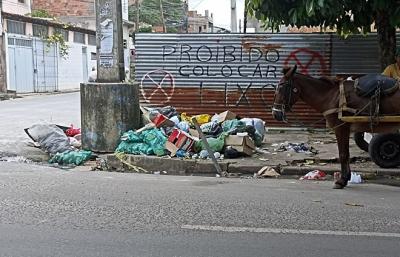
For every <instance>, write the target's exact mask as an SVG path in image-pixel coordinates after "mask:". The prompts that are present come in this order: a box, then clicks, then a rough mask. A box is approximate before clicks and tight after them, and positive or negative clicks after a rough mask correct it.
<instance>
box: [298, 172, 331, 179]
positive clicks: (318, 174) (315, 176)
mask: <svg viewBox="0 0 400 257" xmlns="http://www.w3.org/2000/svg"><path fill="white" fill-rule="evenodd" d="M325 179H326V174H325V172H323V171H320V170H313V171H310V172H308V173H307V174H306V175H305V176H302V177H301V178H300V180H325Z"/></svg>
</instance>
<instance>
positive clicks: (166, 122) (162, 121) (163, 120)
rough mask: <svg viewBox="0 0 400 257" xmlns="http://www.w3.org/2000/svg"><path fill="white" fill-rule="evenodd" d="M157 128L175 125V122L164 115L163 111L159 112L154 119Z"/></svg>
mask: <svg viewBox="0 0 400 257" xmlns="http://www.w3.org/2000/svg"><path fill="white" fill-rule="evenodd" d="M152 122H153V123H154V124H155V125H156V127H157V128H159V127H164V126H165V127H173V126H175V123H174V122H173V121H172V120H170V119H168V118H167V117H166V116H164V115H162V114H161V113H159V114H157V116H156V117H155V118H154V120H153V121H152Z"/></svg>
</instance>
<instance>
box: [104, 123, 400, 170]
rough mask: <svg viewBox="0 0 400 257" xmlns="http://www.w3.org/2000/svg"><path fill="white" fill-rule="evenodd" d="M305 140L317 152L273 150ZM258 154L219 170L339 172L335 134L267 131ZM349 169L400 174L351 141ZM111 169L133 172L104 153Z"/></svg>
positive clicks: (205, 166) (181, 165) (157, 162)
mask: <svg viewBox="0 0 400 257" xmlns="http://www.w3.org/2000/svg"><path fill="white" fill-rule="evenodd" d="M285 141H288V142H291V143H307V144H309V145H310V146H312V147H314V148H315V149H316V150H318V154H316V155H308V154H304V153H296V152H293V151H285V152H276V151H275V150H276V148H277V146H273V145H274V144H279V143H283V142H285ZM260 149H261V151H260V153H255V154H254V155H253V156H251V157H246V158H238V159H224V160H219V164H220V167H221V169H222V171H224V172H227V173H232V174H231V175H233V176H234V175H236V176H240V175H253V174H254V173H257V172H258V171H259V170H260V169H261V168H262V167H265V166H269V167H273V168H275V169H276V170H278V171H280V173H281V174H282V175H297V176H301V175H304V174H306V173H308V172H309V171H312V170H316V169H318V170H321V171H324V172H325V173H327V174H330V175H332V174H333V173H334V172H336V171H340V164H339V161H338V156H339V154H338V150H337V145H336V139H335V136H334V134H332V133H328V132H321V131H319V132H314V133H310V132H307V131H296V130H285V131H283V130H282V131H279V130H275V129H274V130H269V131H268V132H267V133H266V136H265V139H264V144H263V146H262V147H261V148H260ZM350 155H351V169H352V171H355V172H359V173H362V174H364V175H365V176H369V177H371V178H372V177H376V176H381V175H382V176H400V168H397V169H382V168H380V167H379V166H377V165H376V164H375V163H373V162H372V161H371V160H370V158H369V155H368V153H366V152H364V151H362V150H361V149H359V148H358V147H357V146H356V145H355V143H354V141H353V140H350ZM107 161H108V165H109V168H110V170H112V171H119V172H132V169H130V168H129V165H126V164H124V163H122V162H121V161H120V160H118V159H117V158H116V156H115V155H112V154H111V155H107ZM126 163H128V164H131V165H134V166H137V167H141V168H143V169H145V170H147V171H148V172H149V173H154V172H156V173H158V172H160V173H161V174H163V173H164V174H170V175H208V176H215V174H216V171H215V168H214V166H213V164H212V162H211V161H210V160H199V159H196V160H192V159H179V158H170V157H154V156H137V155H127V160H126Z"/></svg>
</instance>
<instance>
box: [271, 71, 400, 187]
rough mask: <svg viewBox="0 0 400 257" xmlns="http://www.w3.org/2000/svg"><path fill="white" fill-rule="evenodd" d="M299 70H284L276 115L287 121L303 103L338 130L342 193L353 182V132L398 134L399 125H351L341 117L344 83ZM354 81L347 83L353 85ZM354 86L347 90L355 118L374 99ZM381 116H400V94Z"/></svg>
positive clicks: (388, 98) (387, 103)
mask: <svg viewBox="0 0 400 257" xmlns="http://www.w3.org/2000/svg"><path fill="white" fill-rule="evenodd" d="M296 68H297V67H296V66H294V67H293V68H287V69H284V71H283V73H284V76H283V77H282V79H281V81H280V82H279V84H278V86H277V88H276V91H275V99H274V105H273V108H272V114H273V116H274V118H275V119H276V120H278V121H286V115H285V113H286V112H288V111H291V108H292V106H293V104H295V103H296V102H297V100H299V99H301V100H303V101H304V102H305V103H306V104H308V105H309V106H311V107H312V108H313V109H315V110H316V111H318V112H320V113H322V114H323V115H324V118H325V120H326V122H327V126H328V127H329V128H331V129H333V130H334V132H335V135H336V140H337V145H338V150H339V160H340V164H341V176H340V178H339V179H337V180H336V181H335V185H334V188H336V189H342V188H344V187H345V186H346V185H347V182H348V180H350V177H351V172H350V162H349V159H350V153H349V137H350V132H351V131H355V132H374V133H378V132H381V133H382V132H394V131H396V130H397V129H398V128H399V127H400V124H399V123H378V124H372V123H368V122H364V123H360V122H359V123H347V122H343V121H341V120H340V119H339V117H338V112H339V102H340V90H339V85H340V81H338V80H332V79H328V78H319V79H316V78H313V77H310V76H307V75H303V74H299V73H296ZM350 82H351V81H345V83H350ZM353 88H354V87H353V86H351V87H350V86H347V87H346V89H345V92H346V99H347V106H348V107H349V108H348V109H346V110H348V112H347V111H346V112H343V114H344V115H354V112H351V111H350V110H363V109H365V107H366V106H368V103H369V102H370V98H365V97H360V96H358V95H357V94H356V93H355V92H354V90H353ZM380 114H381V115H399V114H400V91H399V90H397V92H395V93H394V94H392V95H391V96H386V97H385V98H384V100H382V101H381V104H380Z"/></svg>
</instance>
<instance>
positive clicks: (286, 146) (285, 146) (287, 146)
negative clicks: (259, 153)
mask: <svg viewBox="0 0 400 257" xmlns="http://www.w3.org/2000/svg"><path fill="white" fill-rule="evenodd" d="M273 146H276V145H275V144H274V145H273ZM276 151H277V152H285V151H293V152H296V153H305V154H317V153H318V150H316V149H315V148H314V147H312V146H309V145H308V144H306V143H288V142H285V143H281V144H279V147H278V149H276Z"/></svg>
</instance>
